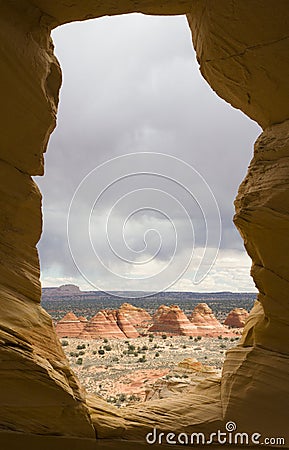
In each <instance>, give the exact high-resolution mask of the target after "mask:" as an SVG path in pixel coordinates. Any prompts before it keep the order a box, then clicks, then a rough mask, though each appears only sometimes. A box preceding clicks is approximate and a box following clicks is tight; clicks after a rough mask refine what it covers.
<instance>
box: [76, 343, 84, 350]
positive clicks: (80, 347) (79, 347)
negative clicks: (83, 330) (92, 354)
mask: <svg viewBox="0 0 289 450" xmlns="http://www.w3.org/2000/svg"><path fill="white" fill-rule="evenodd" d="M85 347H86V346H85V344H78V346H77V347H76V349H77V350H82V349H83V348H85Z"/></svg>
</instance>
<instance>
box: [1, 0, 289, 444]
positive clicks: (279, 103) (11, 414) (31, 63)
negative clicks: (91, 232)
mask: <svg viewBox="0 0 289 450" xmlns="http://www.w3.org/2000/svg"><path fill="white" fill-rule="evenodd" d="M132 11H142V12H144V13H154V14H161V13H163V14H176V13H178V14H179V13H188V19H189V23H190V27H191V29H192V35H193V41H194V45H195V48H196V50H197V55H198V60H199V62H200V66H201V71H202V74H203V75H204V77H205V78H206V79H207V81H208V82H209V84H210V85H211V86H212V88H213V89H214V90H215V91H216V92H217V93H218V94H219V95H220V96H221V97H223V98H224V99H225V100H227V101H229V102H230V103H231V104H232V105H233V106H235V107H237V108H240V109H241V110H242V111H243V112H244V113H245V114H247V115H248V116H250V117H251V118H253V119H254V120H256V121H258V123H260V124H261V125H262V126H263V128H267V127H269V128H267V129H266V130H265V131H264V134H263V135H262V136H261V137H260V139H259V141H258V143H257V145H256V154H255V157H254V159H253V161H252V164H251V166H250V169H249V172H248V175H247V178H246V180H245V182H244V183H243V184H242V186H241V188H240V192H239V195H238V198H237V201H236V212H237V214H236V218H235V222H236V224H237V226H238V228H239V229H240V231H241V233H242V236H243V237H244V240H245V245H246V248H247V250H248V253H249V254H250V256H251V257H252V259H253V267H252V275H253V277H254V280H255V282H256V284H257V286H258V288H259V290H260V295H259V300H258V302H257V303H256V305H255V307H254V309H253V311H252V313H251V315H250V317H249V320H248V322H247V324H246V327H245V331H244V336H243V341H242V344H241V345H240V346H239V347H237V348H236V349H233V350H230V351H229V352H228V355H227V359H226V362H225V366H224V370H223V377H222V382H221V388H220V384H218V383H211V384H210V383H208V386H203V387H202V388H200V390H199V391H196V392H195V393H192V397H190V398H188V399H183V398H175V399H173V401H172V402H171V401H170V400H166V401H164V402H162V403H160V404H153V405H149V404H147V405H146V406H145V407H143V406H141V407H139V409H138V408H132V409H131V410H127V412H126V413H125V414H124V413H120V412H118V411H116V410H114V409H111V407H110V408H108V407H107V405H105V404H104V403H103V402H101V401H100V400H99V399H97V398H92V399H89V400H87V401H85V398H84V396H83V394H82V392H81V390H80V388H79V385H78V382H77V380H76V379H75V376H74V374H73V373H72V372H71V370H70V368H69V367H68V365H67V361H66V359H65V357H64V355H63V352H62V349H61V347H60V345H59V343H58V341H57V339H56V337H55V333H54V330H53V327H52V323H51V319H50V317H49V316H48V315H47V314H46V313H45V312H44V311H43V310H42V308H41V307H40V306H39V300H40V285H39V263H38V256H37V252H36V248H35V245H36V243H37V241H38V239H39V237H40V233H41V216H40V198H41V197H40V193H39V191H38V189H37V187H36V186H35V184H34V182H33V181H32V179H31V175H36V174H42V173H43V152H44V151H45V148H46V145H47V141H48V138H49V135H50V133H51V131H52V130H53V128H54V126H55V117H56V110H57V101H58V90H59V87H60V84H61V74H60V69H59V65H58V63H57V61H56V59H55V57H54V56H53V46H52V43H51V40H50V37H49V36H50V28H51V27H55V26H57V25H60V24H61V23H65V22H69V21H73V20H85V19H89V18H92V17H98V16H101V15H104V14H118V13H124V12H132ZM288 25H289V20H288V2H287V0H277V1H275V0H274V1H273V0H268V1H265V2H264V1H262V0H258V1H257V0H250V1H244V0H232V1H230V2H228V1H227V0H218V1H215V0H194V1H190V2H187V1H185V0H183V1H181V0H179V1H149V0H143V1H141V0H139V1H126V0H122V1H120V2H110V1H109V2H96V1H94V0H83V1H81V0H76V1H74V2H67V1H64V0H60V1H59V0H31V1H28V0H27V1H25V0H21V1H12V0H11V1H8V2H1V4H0V34H1V47H0V58H1V62H2V64H1V72H0V89H1V106H2V109H1V125H2V129H3V130H4V131H5V132H3V133H1V135H0V143H1V147H0V148H1V164H0V170H1V177H0V184H1V187H0V201H1V219H0V242H1V246H0V259H1V270H0V283H1V302H0V305H1V306H0V308H1V325H0V333H1V334H0V339H1V341H0V342H1V347H0V352H1V353H0V357H1V362H2V364H1V367H0V382H1V398H0V402H1V408H0V426H1V428H2V429H5V430H11V429H12V430H18V431H23V432H26V433H29V432H35V433H40V434H41V433H42V434H54V435H55V434H61V435H66V436H67V435H73V434H74V435H77V436H87V437H91V436H93V435H94V434H93V429H92V426H91V424H90V419H92V421H93V423H94V425H95V428H96V431H97V435H98V437H105V438H107V439H108V441H106V443H107V445H108V447H110V448H114V444H113V441H112V444H111V445H110V439H114V438H121V437H123V438H126V439H132V440H133V439H134V440H139V441H143V436H144V431H145V430H148V429H151V427H152V425H153V424H159V425H160V428H162V427H163V428H166V429H172V428H171V427H173V429H174V431H178V430H181V429H182V427H185V428H184V429H186V427H188V429H190V430H192V429H194V426H195V427H196V429H197V430H198V431H202V430H203V429H209V426H210V424H211V425H212V424H213V425H214V426H215V425H216V424H220V421H221V420H222V414H224V416H225V420H226V419H230V420H232V419H233V420H234V419H235V420H237V421H238V424H240V425H241V426H242V427H243V429H248V427H250V424H251V425H252V423H253V424H256V426H257V425H258V427H259V426H260V429H258V430H254V431H260V430H262V431H263V429H265V430H266V431H268V430H269V429H270V422H272V427H271V429H272V430H273V431H275V435H276V433H278V435H281V436H282V435H284V432H285V430H286V428H287V427H286V426H285V427H284V426H283V425H284V423H285V421H286V419H287V417H288V416H287V415H286V414H287V411H288V407H287V408H286V410H285V411H283V409H282V408H284V407H286V405H287V401H288V400H287V399H288V392H289V385H288V379H289V377H288V349H287V346H286V343H287V342H288V294H287V292H288V279H289V277H288V263H287V255H288V250H289V249H288V205H287V203H288V196H287V194H286V189H287V183H288V165H287V159H288V156H287V149H288V146H287V143H288V126H287V123H285V121H286V120H288V119H289V101H288V100H289V98H288V95H289V90H288V87H287V83H288V72H289V70H288V69H289V59H288V29H289V26H288ZM283 122H284V123H283ZM276 123H281V125H274V126H271V125H273V124H276ZM270 126H271V127H270ZM287 192H288V190H287ZM286 202H287V203H286ZM86 405H88V406H89V413H90V417H89V416H88V414H87V406H86ZM268 407H269V413H268ZM165 418H166V420H165ZM286 423H287V422H286ZM29 442H30V441H29ZM125 448H128V446H127V443H125Z"/></svg>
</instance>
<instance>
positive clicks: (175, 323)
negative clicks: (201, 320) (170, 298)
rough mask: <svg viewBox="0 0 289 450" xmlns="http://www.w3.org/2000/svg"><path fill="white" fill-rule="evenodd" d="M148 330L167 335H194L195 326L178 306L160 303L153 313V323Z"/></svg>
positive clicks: (195, 331)
mask: <svg viewBox="0 0 289 450" xmlns="http://www.w3.org/2000/svg"><path fill="white" fill-rule="evenodd" d="M148 331H149V332H150V333H165V334H168V335H180V336H195V335H196V333H197V327H196V326H195V325H193V324H192V323H191V322H190V321H189V319H188V318H187V316H186V315H185V313H184V312H183V311H182V310H181V308H180V307H179V306H177V305H171V306H165V305H161V306H160V307H159V308H158V309H157V311H156V312H155V314H154V315H153V324H152V326H151V327H150V328H149V330H148Z"/></svg>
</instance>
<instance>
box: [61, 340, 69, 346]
mask: <svg viewBox="0 0 289 450" xmlns="http://www.w3.org/2000/svg"><path fill="white" fill-rule="evenodd" d="M68 344H69V342H68V341H61V345H62V347H66V346H67V345H68Z"/></svg>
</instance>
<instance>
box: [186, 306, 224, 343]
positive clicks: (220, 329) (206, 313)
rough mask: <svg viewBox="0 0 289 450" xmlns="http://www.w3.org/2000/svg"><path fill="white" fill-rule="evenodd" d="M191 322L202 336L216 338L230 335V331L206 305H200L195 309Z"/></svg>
mask: <svg viewBox="0 0 289 450" xmlns="http://www.w3.org/2000/svg"><path fill="white" fill-rule="evenodd" d="M190 320H191V322H192V323H193V324H194V325H195V326H196V327H197V330H198V334H199V335H200V336H211V337H214V336H218V335H222V334H226V333H228V329H227V328H226V327H224V326H223V325H222V324H221V323H220V322H219V321H218V319H217V318H216V317H215V316H214V314H213V311H212V310H211V308H210V307H209V306H208V305H207V304H206V303H199V304H198V305H197V306H196V307H195V308H194V310H193V312H192V314H191V317H190Z"/></svg>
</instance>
